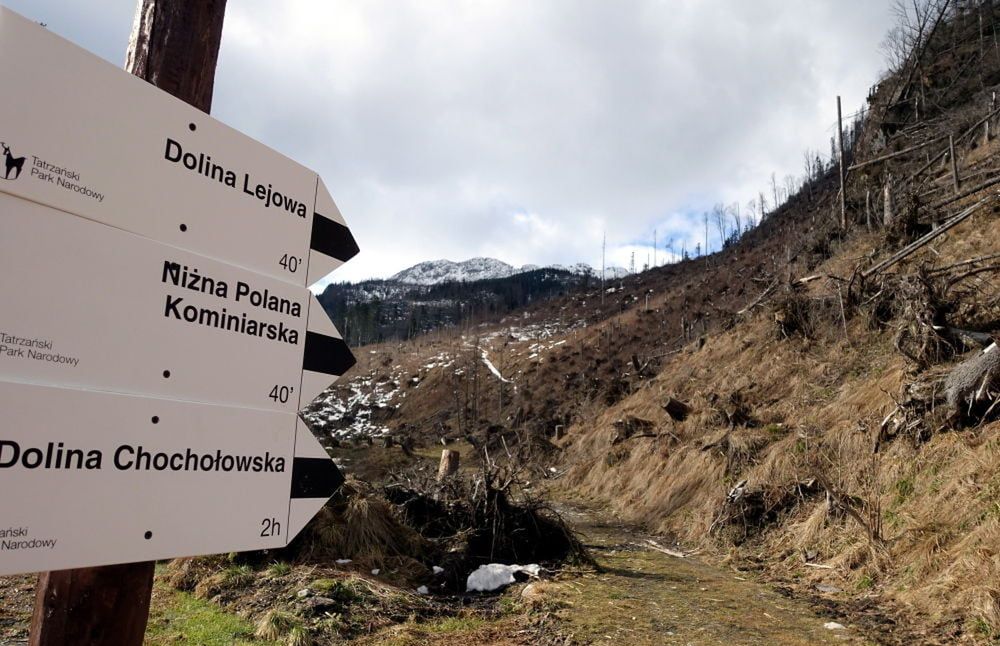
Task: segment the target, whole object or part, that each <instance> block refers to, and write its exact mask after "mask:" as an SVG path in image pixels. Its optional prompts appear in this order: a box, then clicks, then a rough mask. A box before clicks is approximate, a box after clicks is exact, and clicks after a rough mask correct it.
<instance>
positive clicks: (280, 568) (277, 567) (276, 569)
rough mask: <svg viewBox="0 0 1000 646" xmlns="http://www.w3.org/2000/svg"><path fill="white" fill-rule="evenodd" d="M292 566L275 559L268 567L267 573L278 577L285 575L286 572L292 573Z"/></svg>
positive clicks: (272, 576)
mask: <svg viewBox="0 0 1000 646" xmlns="http://www.w3.org/2000/svg"><path fill="white" fill-rule="evenodd" d="M291 572H292V566H291V565H289V564H288V563H282V562H281V561H275V562H274V563H272V564H271V565H269V566H268V568H267V575H268V576H269V577H271V578H275V579H276V578H278V577H282V576H285V575H286V574H291Z"/></svg>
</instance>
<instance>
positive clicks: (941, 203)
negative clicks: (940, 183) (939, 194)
mask: <svg viewBox="0 0 1000 646" xmlns="http://www.w3.org/2000/svg"><path fill="white" fill-rule="evenodd" d="M996 184H1000V175H997V176H996V177H994V178H993V179H988V180H986V181H985V182H983V183H982V184H976V185H975V186H973V187H972V188H969V189H966V190H964V191H962V192H961V193H957V194H955V195H952V196H951V197H946V198H945V199H943V200H940V201H938V202H935V203H934V204H931V206H930V208H932V209H939V208H941V207H942V206H947V205H948V204H951V203H952V202H957V201H958V200H960V199H962V198H963V197H969V196H970V195H973V194H975V193H978V192H979V191H981V190H983V189H984V188H989V187H991V186H995V185H996Z"/></svg>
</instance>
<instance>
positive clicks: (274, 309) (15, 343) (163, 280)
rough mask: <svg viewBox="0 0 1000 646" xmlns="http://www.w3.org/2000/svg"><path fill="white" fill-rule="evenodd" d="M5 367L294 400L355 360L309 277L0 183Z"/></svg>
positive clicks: (22, 372)
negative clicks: (281, 273) (294, 281)
mask: <svg viewBox="0 0 1000 646" xmlns="http://www.w3.org/2000/svg"><path fill="white" fill-rule="evenodd" d="M0 230H2V235H0V269H2V270H3V278H2V280H0V303H2V304H3V305H2V306H0V379H8V380H17V381H31V382H35V383H45V384H53V385H62V386H77V387H84V388H91V389H95V390H105V391H113V392H120V393H132V394H139V395H154V396H158V397H167V398H172V399H184V400H190V401H202V402H209V403H218V404H227V405H235V406H246V407H251V408H270V409H275V410H284V411H289V412H295V411H297V410H299V409H300V408H303V407H304V406H305V405H306V404H308V403H309V402H310V401H312V400H313V399H314V398H315V396H316V395H317V394H319V393H320V392H322V391H323V390H324V389H325V388H327V387H328V386H329V385H330V384H331V383H333V382H334V381H335V380H336V379H337V377H338V376H340V375H342V374H344V372H345V371H346V370H347V369H348V368H349V367H350V366H351V365H353V364H354V357H353V356H352V355H351V352H350V350H349V349H348V347H347V344H346V343H344V341H343V339H342V338H340V334H339V333H338V332H337V330H336V329H335V328H334V326H333V323H332V322H331V321H330V319H329V316H328V315H327V313H326V312H325V311H324V310H323V307H322V306H321V305H320V304H319V302H318V301H317V300H316V297H315V296H314V295H313V294H312V293H311V292H310V291H309V290H308V289H306V288H305V287H299V286H296V285H289V284H288V283H284V282H281V281H279V280H275V279H273V278H269V277H267V276H263V275H261V274H254V273H251V272H248V271H246V270H242V269H239V268H237V267H233V266H232V265H227V264H225V263H222V262H219V261H217V260H211V259H208V258H205V257H203V256H198V255H195V254H193V253H190V252H187V251H183V250H181V249H178V248H176V247H171V246H169V245H165V244H160V243H158V242H154V241H153V240H149V239H147V238H143V237H141V236H138V235H135V234H132V233H128V232H126V231H121V230H119V229H114V228H111V227H109V226H105V225H102V224H99V223H96V222H91V221H89V220H85V219H83V218H79V217H75V216H72V215H69V214H67V213H62V212H60V211H55V210H53V209H49V208H46V207H43V206H40V205H38V204H34V203H32V202H28V201H25V200H22V199H19V198H16V197H11V196H9V195H3V194H0Z"/></svg>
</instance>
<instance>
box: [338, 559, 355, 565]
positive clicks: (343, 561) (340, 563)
mask: <svg viewBox="0 0 1000 646" xmlns="http://www.w3.org/2000/svg"><path fill="white" fill-rule="evenodd" d="M350 562H351V559H337V561H336V563H337V565H347V564H348V563H350Z"/></svg>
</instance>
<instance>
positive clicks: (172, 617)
mask: <svg viewBox="0 0 1000 646" xmlns="http://www.w3.org/2000/svg"><path fill="white" fill-rule="evenodd" d="M178 643H185V644H198V645H199V646H250V645H253V646H278V644H277V642H272V641H264V640H259V639H255V638H254V636H253V626H252V625H251V624H250V623H249V622H247V621H244V620H243V619H240V618H239V617H237V616H236V615H232V614H229V613H228V612H225V611H223V610H222V609H221V608H219V607H218V606H216V605H214V604H212V603H209V602H208V601H202V600H201V599H198V598H196V597H195V596H194V595H191V594H189V593H187V592H179V591H177V590H174V589H172V588H170V587H169V586H168V585H165V584H160V583H157V586H156V596H155V597H154V600H153V604H152V607H151V608H150V613H149V624H148V626H147V627H146V640H145V644H146V645H147V646H167V645H173V644H178Z"/></svg>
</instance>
